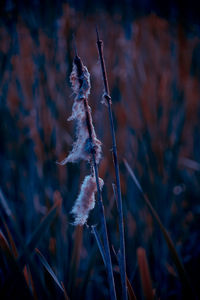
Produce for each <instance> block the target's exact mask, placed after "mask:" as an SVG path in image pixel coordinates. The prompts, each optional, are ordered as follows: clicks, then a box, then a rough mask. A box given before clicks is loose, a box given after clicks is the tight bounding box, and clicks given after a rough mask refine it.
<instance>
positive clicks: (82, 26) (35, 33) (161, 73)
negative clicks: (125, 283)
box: [0, 5, 200, 299]
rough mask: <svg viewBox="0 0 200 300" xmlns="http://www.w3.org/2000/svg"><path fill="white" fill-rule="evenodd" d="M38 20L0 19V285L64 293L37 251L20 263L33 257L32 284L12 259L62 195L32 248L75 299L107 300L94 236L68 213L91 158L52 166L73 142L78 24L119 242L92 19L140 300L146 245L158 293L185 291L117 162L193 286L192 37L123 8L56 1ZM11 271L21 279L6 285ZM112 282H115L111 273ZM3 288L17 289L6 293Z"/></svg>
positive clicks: (131, 271) (197, 211) (197, 93)
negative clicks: (58, 7)
mask: <svg viewBox="0 0 200 300" xmlns="http://www.w3.org/2000/svg"><path fill="white" fill-rule="evenodd" d="M38 24H39V22H38V23H37V20H32V21H31V20H27V18H24V15H23V13H22V15H21V16H19V15H18V16H17V18H14V17H13V19H12V14H11V16H10V19H9V21H6V20H5V19H4V20H3V19H2V20H1V22H0V38H1V43H0V58H1V62H0V114H1V124H0V140H1V147H0V166H1V174H2V175H1V177H0V187H1V190H2V192H3V195H4V198H5V199H4V200H2V199H3V198H2V197H1V205H0V213H1V219H0V228H1V231H2V233H1V252H0V288H1V289H2V290H3V291H4V292H5V293H6V292H9V293H10V294H9V297H10V296H11V297H12V299H15V298H16V299H18V298H20V297H23V296H24V295H26V297H29V296H30V295H33V297H35V298H36V297H37V298H38V299H40V298H41V299H48V298H49V299H51V298H53V299H55V298H57V299H60V298H61V299H62V298H64V297H65V298H66V293H65V294H64V293H63V292H62V289H60V288H59V286H58V284H57V283H56V281H55V280H54V279H53V277H52V276H49V273H48V272H47V270H46V269H45V267H44V266H43V265H42V264H41V261H40V260H39V258H38V257H37V255H36V254H34V253H35V251H34V249H31V251H32V255H30V253H28V255H27V254H26V255H23V260H24V264H26V265H29V267H28V268H27V269H28V270H29V271H27V274H29V275H27V276H28V277H27V278H29V284H27V281H25V278H24V275H23V274H24V273H23V268H21V267H20V266H21V264H20V261H21V260H20V259H19V260H18V261H16V257H17V255H18V256H19V257H20V255H21V254H22V253H24V251H25V249H24V247H25V245H27V244H28V240H29V239H30V237H31V236H32V235H33V232H34V231H35V228H37V226H38V224H39V223H40V222H41V220H42V218H43V217H44V216H45V215H46V214H47V213H48V211H49V209H50V208H51V207H52V205H53V204H54V203H57V201H61V200H62V207H61V209H60V211H59V212H58V213H57V215H54V216H53V218H52V220H51V222H49V228H48V229H47V228H46V229H47V230H45V231H43V230H42V231H41V232H40V235H41V236H40V237H41V238H40V241H39V240H37V243H34V247H33V248H35V247H38V249H39V250H40V251H41V253H42V255H43V256H44V258H45V261H46V262H48V265H49V266H50V268H51V269H52V271H53V274H54V275H55V276H56V277H55V278H57V280H58V282H59V283H60V282H63V284H64V287H65V289H66V292H67V294H68V296H69V297H70V298H72V299H73V298H74V299H77V298H78V297H81V298H82V299H93V298H94V296H95V299H102V298H106V297H108V285H107V280H106V274H105V269H104V266H103V262H102V259H101V257H100V254H99V252H98V249H97V246H96V242H95V239H94V237H93V235H91V234H90V231H88V229H87V228H83V232H79V231H78V230H79V229H75V227H74V226H72V225H71V222H72V218H71V215H70V214H69V212H70V210H71V208H72V206H73V202H74V200H75V198H76V196H77V194H78V191H79V184H80V181H81V179H82V178H83V177H84V175H85V173H86V172H87V166H85V165H84V164H82V163H81V165H77V166H76V165H75V166H74V165H68V166H65V167H61V166H58V165H57V164H56V161H57V160H58V161H60V160H61V159H63V158H64V157H65V156H66V154H67V153H68V152H69V151H70V149H71V146H72V142H73V135H74V127H73V125H72V124H71V123H68V122H67V121H66V120H67V117H68V116H69V115H70V112H71V106H72V95H71V89H70V85H69V80H68V75H69V74H70V72H71V65H72V52H73V49H72V33H73V32H75V33H76V42H77V47H78V49H79V53H80V54H81V57H82V58H83V61H84V62H85V63H86V64H87V66H88V69H89V71H90V74H91V82H92V89H91V96H90V99H89V102H90V104H91V107H92V111H93V118H94V123H95V127H96V131H97V135H98V137H99V138H100V139H101V140H102V142H103V160H102V162H101V164H100V176H101V177H102V178H103V179H104V181H105V187H104V191H103V197H104V202H105V207H106V216H107V222H108V233H109V239H110V240H111V243H112V244H113V245H114V247H115V249H118V248H119V235H118V225H117V222H116V216H117V208H116V206H115V202H114V201H113V191H112V183H113V181H114V169H113V166H112V156H111V153H110V151H109V149H110V148H111V144H110V140H111V137H110V133H109V130H108V128H109V122H108V119H107V114H106V109H105V108H104V107H103V106H102V105H101V104H100V101H101V95H102V79H101V69H100V65H99V62H98V53H97V49H96V43H95V42H96V41H95V39H96V37H95V25H96V24H98V25H99V28H100V30H101V36H102V39H103V40H104V45H105V49H104V53H105V60H106V64H107V71H108V74H109V78H108V80H109V85H110V90H111V96H112V101H113V110H114V116H115V119H114V124H115V128H116V136H117V143H118V152H119V161H120V175H121V183H122V196H123V207H124V216H125V218H124V223H125V240H126V263H127V276H128V278H129V280H130V283H131V284H132V286H133V289H134V292H135V294H136V296H137V298H138V299H141V298H142V295H143V292H142V285H141V284H140V274H139V269H138V264H137V248H138V247H140V246H142V247H143V248H145V249H146V255H147V260H148V264H149V269H150V274H151V280H152V288H153V290H154V291H155V295H156V296H157V297H160V298H161V299H169V298H170V297H174V298H175V299H179V298H181V285H180V281H179V278H178V277H177V274H176V270H175V267H174V265H173V262H172V261H171V258H170V254H169V252H168V248H167V246H166V244H165V241H164V239H163V237H162V235H161V233H160V231H159V228H157V226H156V224H154V223H153V220H152V217H151V215H150V213H149V211H148V210H147V208H146V207H145V205H144V203H143V202H142V201H141V199H140V197H139V193H138V190H137V188H136V187H135V186H134V185H133V184H132V181H131V178H130V177H129V175H128V173H127V172H126V169H125V167H124V164H123V158H126V159H127V160H128V162H129V163H130V165H131V167H132V168H133V170H134V172H135V173H136V175H137V178H138V179H139V181H140V183H141V185H142V187H143V189H144V192H145V193H146V194H147V195H148V198H149V199H150V201H151V202H152V204H153V206H154V207H155V209H156V211H157V213H158V214H159V216H160V218H161V220H162V222H163V224H164V226H165V227H166V228H167V230H168V231H169V233H170V235H171V238H172V240H173V241H174V244H175V246H176V249H177V252H178V253H179V255H180V257H181V260H182V262H183V264H184V266H185V269H186V271H187V273H188V276H189V278H190V281H191V282H192V284H193V286H194V288H195V289H196V291H197V292H200V291H199V285H198V276H197V274H198V272H197V270H198V269H199V267H200V265H199V264H200V262H199V257H200V246H199V228H198V226H199V225H198V224H199V216H200V208H199V194H200V188H199V168H198V166H199V162H200V157H199V150H198V149H199V133H200V125H199V112H200V108H199V97H200V88H199V86H200V85H199V69H200V63H199V47H200V46H199V45H200V40H199V37H198V35H197V34H195V32H194V31H193V32H190V33H187V32H185V31H184V30H183V28H182V27H181V25H179V24H176V23H173V24H172V23H169V22H168V21H167V20H164V19H161V18H159V17H157V16H155V15H150V16H148V17H142V18H140V19H138V20H135V21H133V22H132V21H131V22H129V23H128V24H127V23H126V24H124V22H123V20H122V19H121V18H120V15H119V14H115V15H113V16H112V17H111V16H109V15H108V14H106V13H105V12H104V13H101V14H98V15H95V14H93V15H90V16H88V17H85V16H84V15H82V14H81V12H76V11H75V10H74V9H72V8H70V7H69V6H68V5H64V6H63V11H62V14H61V16H58V17H57V18H55V20H54V23H53V26H51V27H50V28H48V24H44V23H43V24H42V23H40V25H38ZM108 28H109V30H108ZM127 28H128V29H127ZM88 31H89V34H88ZM59 203H60V202H59ZM6 205H7V206H8V207H6ZM97 216H98V213H97V211H96V209H95V210H94V211H93V212H92V213H91V215H90V218H89V221H88V223H89V225H92V224H96V223H98V218H97ZM78 232H79V234H78ZM36 244H37V245H36ZM15 247H16V249H15ZM26 251H27V250H26ZM27 256H28V257H27ZM113 261H114V259H113ZM16 278H17V282H16V283H17V284H14V285H13V282H14V281H15V280H16ZM27 278H26V279H27ZM31 278H32V279H31ZM115 279H116V282H118V281H119V279H118V277H117V276H116V278H115ZM10 286H13V289H10V290H9V289H8V290H6V287H10ZM38 291H40V293H38ZM118 292H119V293H120V289H119V291H118ZM27 295H28V296H27ZM36 295H37V296H36ZM118 296H119V295H118ZM5 297H6V296H5Z"/></svg>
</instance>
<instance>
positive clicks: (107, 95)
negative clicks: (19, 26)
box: [96, 28, 128, 300]
mask: <svg viewBox="0 0 200 300" xmlns="http://www.w3.org/2000/svg"><path fill="white" fill-rule="evenodd" d="M96 33H97V47H98V52H99V58H100V62H101V70H102V75H103V82H104V89H105V94H104V97H105V99H106V101H107V104H108V114H109V120H110V128H111V136H112V152H113V161H114V168H115V178H116V187H117V203H118V214H119V232H120V275H121V282H122V292H123V299H124V300H127V299H128V296H127V285H126V260H125V257H126V254H125V240H124V222H123V209H122V196H121V185H120V175H119V163H118V158H117V146H116V137H115V130H114V124H113V114H112V109H111V104H112V101H111V96H110V91H109V85H108V79H107V72H106V67H105V61H104V57H103V42H102V41H101V40H100V39H99V33H98V30H97V28H96Z"/></svg>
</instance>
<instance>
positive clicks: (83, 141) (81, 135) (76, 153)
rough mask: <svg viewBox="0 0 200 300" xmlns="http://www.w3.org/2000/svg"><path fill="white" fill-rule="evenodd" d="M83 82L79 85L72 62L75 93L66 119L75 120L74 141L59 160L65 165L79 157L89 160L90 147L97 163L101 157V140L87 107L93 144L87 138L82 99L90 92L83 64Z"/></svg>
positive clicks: (72, 79) (71, 78)
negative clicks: (70, 113)
mask: <svg viewBox="0 0 200 300" xmlns="http://www.w3.org/2000/svg"><path fill="white" fill-rule="evenodd" d="M81 79H82V80H83V84H82V86H81V88H80V87H79V86H80V84H79V80H78V76H77V67H76V65H75V64H74V65H73V70H72V73H71V76H70V81H71V83H72V88H73V91H74V93H75V95H76V97H75V99H74V104H73V107H72V115H71V116H70V117H69V118H68V121H71V120H75V121H76V141H75V142H74V144H73V148H72V150H71V152H70V153H69V155H68V156H67V157H66V158H65V159H64V160H63V161H61V162H60V163H59V164H61V165H65V164H66V163H68V162H77V161H79V160H81V159H83V160H86V161H89V160H90V159H91V148H92V147H94V149H95V158H96V162H97V164H98V163H99V161H100V159H101V142H100V141H99V140H98V139H97V136H96V133H95V130H94V126H93V124H92V116H91V108H90V107H89V106H88V108H89V115H90V120H91V129H92V139H93V143H94V145H91V141H90V139H89V133H88V129H87V125H86V113H85V108H84V102H83V99H87V97H88V95H89V93H90V74H89V72H88V70H87V68H86V67H85V66H83V75H82V78H81Z"/></svg>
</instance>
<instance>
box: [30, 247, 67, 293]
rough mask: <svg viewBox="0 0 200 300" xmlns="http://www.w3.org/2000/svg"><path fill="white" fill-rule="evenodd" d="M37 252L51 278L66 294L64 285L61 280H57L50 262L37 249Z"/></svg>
mask: <svg viewBox="0 0 200 300" xmlns="http://www.w3.org/2000/svg"><path fill="white" fill-rule="evenodd" d="M35 252H36V254H37V256H38V257H39V260H40V262H41V263H42V265H43V266H44V268H45V270H46V271H47V272H48V273H49V274H50V276H51V277H52V278H53V280H54V281H55V283H56V284H57V286H58V287H59V288H60V289H61V291H62V292H63V293H64V289H63V287H62V285H61V284H60V282H59V280H58V279H57V277H56V275H55V273H54V271H53V270H52V268H51V267H50V265H49V264H48V262H47V260H46V258H45V257H44V255H43V254H42V253H41V252H40V250H39V249H37V248H36V249H35Z"/></svg>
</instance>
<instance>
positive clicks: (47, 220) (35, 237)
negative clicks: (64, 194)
mask: <svg viewBox="0 0 200 300" xmlns="http://www.w3.org/2000/svg"><path fill="white" fill-rule="evenodd" d="M61 204H62V201H61V200H59V201H56V203H55V204H54V205H53V207H52V208H51V209H50V211H49V212H48V213H47V214H46V216H45V217H44V218H43V219H42V221H41V222H40V224H39V225H38V227H37V228H36V230H35V231H34V233H33V234H32V236H31V237H30V239H29V241H28V242H27V244H26V248H25V249H24V251H23V253H22V254H21V255H20V257H19V263H20V265H21V266H24V264H25V258H27V257H30V256H31V254H32V253H33V251H34V249H35V247H36V246H37V244H38V243H39V240H40V239H41V237H42V235H43V234H44V232H45V230H47V229H48V228H49V226H50V225H51V223H52V221H53V220H54V218H55V216H56V214H57V211H58V210H59V209H60V207H61Z"/></svg>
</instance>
